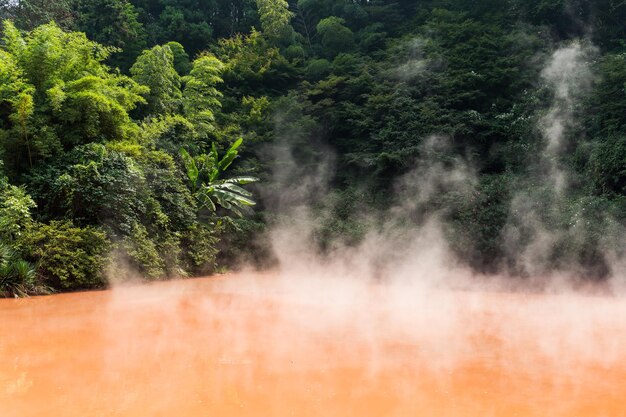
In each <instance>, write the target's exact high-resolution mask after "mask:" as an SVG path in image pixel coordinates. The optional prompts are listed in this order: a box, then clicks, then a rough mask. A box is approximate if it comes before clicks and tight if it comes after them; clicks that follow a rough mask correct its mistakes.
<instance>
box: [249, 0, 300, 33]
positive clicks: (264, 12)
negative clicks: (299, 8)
mask: <svg viewBox="0 0 626 417" xmlns="http://www.w3.org/2000/svg"><path fill="white" fill-rule="evenodd" d="M256 4H257V8H258V10H259V18H260V20H261V28H262V29H263V34H264V35H266V36H267V37H268V38H269V39H270V40H272V41H274V42H281V41H283V42H286V43H290V41H291V39H292V38H293V28H292V27H291V25H290V21H291V18H292V17H293V13H291V12H290V11H289V4H288V3H287V1H286V0H256Z"/></svg>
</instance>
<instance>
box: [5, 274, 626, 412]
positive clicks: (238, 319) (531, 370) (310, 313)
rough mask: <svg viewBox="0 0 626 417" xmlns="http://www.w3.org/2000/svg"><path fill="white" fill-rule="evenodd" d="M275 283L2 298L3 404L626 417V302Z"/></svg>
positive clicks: (196, 283) (18, 407)
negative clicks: (18, 298) (13, 298)
mask: <svg viewBox="0 0 626 417" xmlns="http://www.w3.org/2000/svg"><path fill="white" fill-rule="evenodd" d="M275 281H276V277H273V276H271V274H265V275H258V276H255V275H239V276H231V277H224V278H213V279H199V280H185V281H178V282H167V283H157V284H152V285H148V286H135V287H126V288H117V289H115V290H114V291H103V292H89V293H75V294H62V295H55V296H49V297H39V298H31V299H23V300H0V323H1V327H0V328H1V332H2V333H1V336H0V415H1V416H3V417H31V416H33V417H34V416H42V417H43V416H55V417H56V416H63V417H79V416H80V417H92V416H99V417H105V416H128V417H144V416H164V417H165V416H167V417H178V416H183V417H200V416H202V417H209V416H316V417H317V416H342V417H344V416H437V417H444V416H459V417H460V416H464V417H468V416H470V417H471V416H480V417H485V416H524V417H526V416H551V417H552V416H568V417H576V416H579V417H582V416H594V417H596V416H626V300H624V299H621V298H614V297H590V296H582V295H573V294H570V295H519V294H518V295H515V294H505V293H488V292H472V291H464V292H456V291H441V290H432V291H425V290H416V289H413V288H409V287H386V286H371V285H370V286H366V285H362V284H358V285H357V284H352V283H350V284H345V283H344V284H340V285H338V286H337V285H334V284H333V283H329V284H328V288H324V287H323V286H317V285H316V286H311V287H306V286H305V287H301V286H293V285H291V286H290V285H277V284H276V282H275ZM338 287H339V288H340V290H335V288H338ZM314 288H317V290H315V289H314Z"/></svg>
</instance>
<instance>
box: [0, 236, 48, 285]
mask: <svg viewBox="0 0 626 417" xmlns="http://www.w3.org/2000/svg"><path fill="white" fill-rule="evenodd" d="M44 292H45V288H44V287H42V286H41V285H40V284H39V283H38V280H37V272H36V269H35V267H34V266H33V265H32V264H30V263H29V262H26V261H25V260H23V259H21V258H20V257H19V256H18V255H17V254H16V253H15V251H14V250H13V249H12V248H11V247H10V246H9V245H8V244H6V243H4V242H2V241H0V296H14V297H25V296H28V295H30V294H38V293H44Z"/></svg>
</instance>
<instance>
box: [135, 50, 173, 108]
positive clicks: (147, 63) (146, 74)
mask: <svg viewBox="0 0 626 417" xmlns="http://www.w3.org/2000/svg"><path fill="white" fill-rule="evenodd" d="M130 73H131V74H132V76H133V80H135V81H136V82H137V83H139V84H141V85H145V86H147V87H149V88H150V92H149V93H148V95H147V96H146V100H147V105H146V106H145V107H144V108H143V109H142V111H141V113H142V114H143V115H145V116H160V115H167V114H172V113H175V112H177V111H178V110H179V109H180V105H181V100H182V92H181V90H180V87H181V78H180V75H179V74H178V72H176V69H175V68H174V54H173V52H172V49H171V48H170V47H169V46H167V45H164V46H155V47H154V48H152V49H149V50H147V51H144V52H143V53H142V54H141V55H140V56H139V58H137V62H135V64H134V65H133V66H132V68H131V69H130Z"/></svg>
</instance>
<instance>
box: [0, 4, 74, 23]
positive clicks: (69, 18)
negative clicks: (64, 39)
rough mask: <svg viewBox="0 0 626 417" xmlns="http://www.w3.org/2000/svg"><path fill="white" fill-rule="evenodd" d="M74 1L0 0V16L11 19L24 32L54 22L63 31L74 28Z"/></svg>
mask: <svg viewBox="0 0 626 417" xmlns="http://www.w3.org/2000/svg"><path fill="white" fill-rule="evenodd" d="M73 2H74V0H54V1H41V0H0V16H1V17H3V18H9V19H12V20H13V21H14V22H15V24H16V25H17V26H18V27H19V28H20V29H24V30H32V29H34V28H35V27H37V26H39V25H42V24H46V23H50V22H56V23H57V24H58V25H59V26H61V27H63V28H65V29H71V28H73V27H74V20H75V13H74V9H73Z"/></svg>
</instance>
